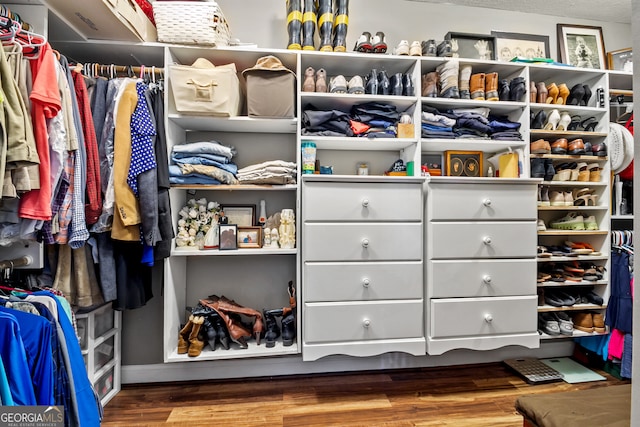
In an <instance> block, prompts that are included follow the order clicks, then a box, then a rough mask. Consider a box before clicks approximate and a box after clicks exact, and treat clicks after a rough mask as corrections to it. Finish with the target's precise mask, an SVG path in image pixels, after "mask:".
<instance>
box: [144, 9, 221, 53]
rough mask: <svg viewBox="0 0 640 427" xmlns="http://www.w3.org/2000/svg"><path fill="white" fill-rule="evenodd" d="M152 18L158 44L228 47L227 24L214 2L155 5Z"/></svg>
mask: <svg viewBox="0 0 640 427" xmlns="http://www.w3.org/2000/svg"><path fill="white" fill-rule="evenodd" d="M153 16H154V18H155V21H156V27H157V29H158V41H159V42H163V43H180V44H197V45H208V46H227V45H229V40H230V39H231V31H230V30H229V24H228V23H227V19H226V18H225V17H224V14H223V13H222V10H221V9H220V7H219V6H218V4H217V3H216V2H213V1H206V2H204V1H155V2H153Z"/></svg>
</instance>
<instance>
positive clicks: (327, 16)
mask: <svg viewBox="0 0 640 427" xmlns="http://www.w3.org/2000/svg"><path fill="white" fill-rule="evenodd" d="M317 4H318V34H319V35H320V49H319V50H320V51H322V52H332V51H333V46H332V45H331V37H332V33H333V9H332V7H331V0H318V1H317Z"/></svg>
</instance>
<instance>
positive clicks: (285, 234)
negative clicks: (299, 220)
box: [279, 209, 296, 249]
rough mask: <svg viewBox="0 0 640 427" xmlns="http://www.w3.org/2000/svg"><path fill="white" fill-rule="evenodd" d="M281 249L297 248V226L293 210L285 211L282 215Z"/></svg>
mask: <svg viewBox="0 0 640 427" xmlns="http://www.w3.org/2000/svg"><path fill="white" fill-rule="evenodd" d="M279 242H280V247H281V248H283V249H293V248H295V247H296V225H295V215H294V213H293V209H283V210H282V213H281V214H280V238H279Z"/></svg>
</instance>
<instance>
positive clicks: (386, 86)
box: [378, 70, 391, 95]
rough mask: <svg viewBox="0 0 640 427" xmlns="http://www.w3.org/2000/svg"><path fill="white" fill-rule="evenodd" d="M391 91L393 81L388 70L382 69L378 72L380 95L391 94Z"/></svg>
mask: <svg viewBox="0 0 640 427" xmlns="http://www.w3.org/2000/svg"><path fill="white" fill-rule="evenodd" d="M390 93H391V83H390V82H389V76H387V72H386V71H385V70H382V71H380V72H379V73H378V95H389V94H390Z"/></svg>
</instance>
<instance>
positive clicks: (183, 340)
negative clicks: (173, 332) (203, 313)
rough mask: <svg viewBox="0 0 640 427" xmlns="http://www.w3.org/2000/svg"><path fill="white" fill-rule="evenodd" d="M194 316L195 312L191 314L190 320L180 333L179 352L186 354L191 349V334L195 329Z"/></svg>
mask: <svg viewBox="0 0 640 427" xmlns="http://www.w3.org/2000/svg"><path fill="white" fill-rule="evenodd" d="M193 318H194V316H193V314H192V315H191V316H189V321H188V322H187V324H186V325H184V328H182V329H180V332H179V333H178V354H185V353H186V352H187V351H189V334H190V333H191V330H192V329H193Z"/></svg>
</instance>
